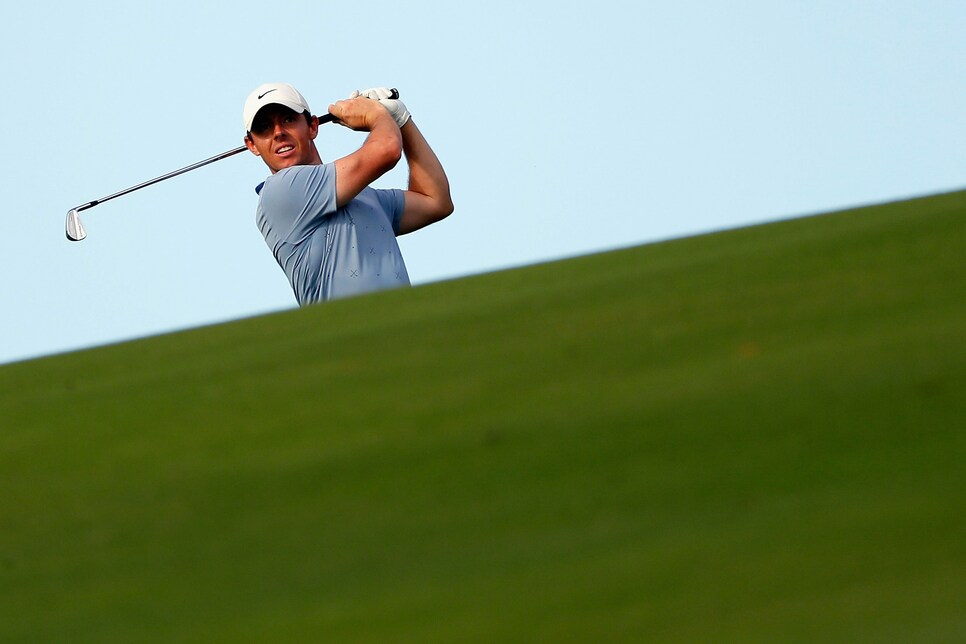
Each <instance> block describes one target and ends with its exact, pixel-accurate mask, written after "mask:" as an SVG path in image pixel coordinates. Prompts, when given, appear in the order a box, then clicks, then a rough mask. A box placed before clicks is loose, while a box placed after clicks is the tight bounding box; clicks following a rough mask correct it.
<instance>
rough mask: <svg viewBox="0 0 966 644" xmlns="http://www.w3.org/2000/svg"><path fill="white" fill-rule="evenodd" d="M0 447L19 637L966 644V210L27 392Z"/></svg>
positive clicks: (332, 328)
mask: <svg viewBox="0 0 966 644" xmlns="http://www.w3.org/2000/svg"><path fill="white" fill-rule="evenodd" d="M655 216H657V215H655ZM0 422H2V429H0V641H23V642H42V641H52V642H64V641H72V642H109V641H125V642H133V641H137V642H150V641H161V642H172V641H187V642H219V641H223V642H238V641H291V642H300V641H338V642H352V641H392V642H427V641H441V642H457V641H459V642H503V641H540V642H562V641H580V642H596V641H627V642H640V641H659V642H678V641H703V642H708V641H742V642H745V641H759V642H776V641H783V642H786V641H791V642H819V641H821V642H827V641H843V642H856V641H864V642H886V641H895V642H936V641H949V642H953V641H963V640H964V639H966V609H964V606H966V603H964V598H966V493H964V490H966V464H964V457H966V193H955V194H949V195H941V196H936V197H931V198H926V199H919V200H913V201H908V202H902V203H896V204H889V205H883V206H878V207H872V208H865V209H858V210H854V211H849V212H844V213H837V214H833V215H826V216H819V217H809V218H803V219H797V220H793V221H786V222H781V223H777V224H771V225H767V226H759V227H754V228H747V229H741V230H735V231H729V232H724V233H719V234H714V235H707V236H701V237H695V238H689V239H683V240H676V241H672V242H667V243H661V244H654V245H647V246H642V247H638V248H632V249H628V250H622V251H617V252H612V253H605V254H600V255H594V256H588V257H583V258H578V259H573V260H568V261H562V262H555V263H549V264H544V265H538V266H532V267H527V268H524V269H519V270H512V271H506V272H500V273H494V274H489V275H482V276H477V277H473V278H468V279H462V280H457V281H452V282H445V283H438V284H432V285H428V286H424V287H420V288H416V289H412V290H405V291H395V292H389V293H382V294H378V295H375V296H371V297H365V298H360V299H354V300H347V301H341V302H335V303H331V304H327V305H323V306H317V307H312V308H308V309H304V310H298V311H290V312H286V313H282V314H277V315H270V316H264V317H259V318H255V319H248V320H242V321H239V322H235V323H231V324H226V325H219V326H214V327H208V328H202V329H197V330H192V331H189V332H184V333H177V334H172V335H167V336H161V337H155V338H150V339H146V340H142V341H137V342H131V343H125V344H120V345H116V346H110V347H104V348H98V349H95V350H90V351H83V352H78V353H73V354H68V355H62V356H55V357H51V358H46V359H40V360H33V361H29V362H23V363H17V364H11V365H6V366H4V367H0Z"/></svg>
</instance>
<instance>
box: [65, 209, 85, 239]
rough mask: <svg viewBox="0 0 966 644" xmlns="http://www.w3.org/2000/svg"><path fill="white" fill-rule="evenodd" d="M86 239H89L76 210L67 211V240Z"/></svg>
mask: <svg viewBox="0 0 966 644" xmlns="http://www.w3.org/2000/svg"><path fill="white" fill-rule="evenodd" d="M85 237H87V231H86V230H84V224H82V223H81V220H80V215H78V214H77V209H76V208H71V209H70V210H68V211H67V239H69V240H71V241H81V240H82V239H84V238H85Z"/></svg>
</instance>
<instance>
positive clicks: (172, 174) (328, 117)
mask: <svg viewBox="0 0 966 644" xmlns="http://www.w3.org/2000/svg"><path fill="white" fill-rule="evenodd" d="M334 120H335V117H334V116H332V115H331V114H323V115H322V116H320V117H319V123H320V124H322V123H329V122H331V121H334ZM247 149H248V148H247V147H246V146H244V145H242V146H240V147H237V148H234V149H232V150H228V151H227V152H222V153H221V154H216V155H215V156H213V157H211V158H210V159H205V160H204V161H199V162H197V163H192V164H191V165H187V166H185V167H183V168H180V169H178V170H174V171H172V172H169V173H167V174H163V175H161V176H160V177H155V178H154V179H149V180H148V181H145V182H144V183H139V184H138V185H136V186H131V187H130V188H126V189H124V190H121V191H120V192H115V193H114V194H112V195H108V196H106V197H101V198H100V199H95V200H94V201H88V202H87V203H85V204H84V205H82V206H77V207H76V208H74V210H75V211H76V212H81V211H83V210H87V209H88V208H93V207H94V206H96V205H97V204H101V203H104V202H105V201H110V200H111V199H115V198H117V197H122V196H124V195H126V194H129V193H132V192H134V191H135V190H140V189H141V188H147V187H148V186H153V185H154V184H156V183H160V182H161V181H164V180H165V179H170V178H172V177H177V176H178V175H179V174H184V173H185V172H191V171H192V170H197V169H198V168H200V167H202V166H206V165H208V164H209V163H214V162H215V161H221V160H222V159H227V158H228V157H230V156H234V155H236V154H240V153H242V152H244V151H245V150H247Z"/></svg>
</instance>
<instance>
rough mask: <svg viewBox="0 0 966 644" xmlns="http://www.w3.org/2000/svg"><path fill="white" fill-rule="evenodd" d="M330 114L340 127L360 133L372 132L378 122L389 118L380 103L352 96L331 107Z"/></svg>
mask: <svg viewBox="0 0 966 644" xmlns="http://www.w3.org/2000/svg"><path fill="white" fill-rule="evenodd" d="M329 114H331V115H332V116H334V117H335V119H336V122H337V123H339V125H344V126H345V127H347V128H351V129H353V130H356V131H359V132H371V131H372V128H373V126H374V125H375V124H376V123H377V122H378V120H379V119H380V118H383V117H385V116H387V114H386V109H385V108H384V107H383V106H382V105H380V104H379V103H378V102H376V101H372V100H369V99H368V98H362V97H352V96H350V97H349V98H347V99H345V100H343V101H336V102H335V103H333V104H332V105H329ZM388 116H392V115H391V114H389V115H388Z"/></svg>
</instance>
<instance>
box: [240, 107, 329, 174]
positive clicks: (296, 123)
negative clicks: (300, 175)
mask: <svg viewBox="0 0 966 644" xmlns="http://www.w3.org/2000/svg"><path fill="white" fill-rule="evenodd" d="M318 133H319V121H318V119H316V118H315V117H312V120H311V123H310V122H307V121H306V118H305V116H304V115H302V114H299V113H297V112H294V111H292V110H290V109H289V108H287V107H285V106H284V105H277V104H273V105H266V106H265V107H263V108H262V109H261V110H259V111H258V114H256V115H255V120H254V121H252V129H251V138H249V137H245V145H246V146H248V149H249V150H251V151H252V152H253V153H254V154H256V155H258V156H260V157H262V160H264V161H265V164H266V165H267V166H268V167H269V169H270V170H271V171H272V174H275V173H276V172H278V171H279V170H281V169H283V168H290V167H292V166H294V165H317V164H319V163H322V159H321V158H320V157H319V152H318V150H317V149H316V148H315V143H314V140H315V137H316V136H317V135H318Z"/></svg>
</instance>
